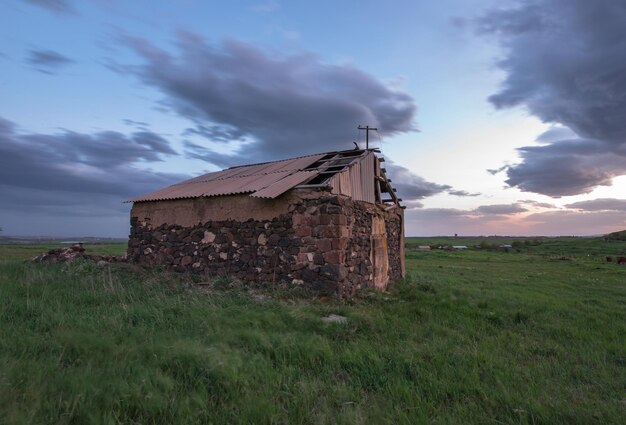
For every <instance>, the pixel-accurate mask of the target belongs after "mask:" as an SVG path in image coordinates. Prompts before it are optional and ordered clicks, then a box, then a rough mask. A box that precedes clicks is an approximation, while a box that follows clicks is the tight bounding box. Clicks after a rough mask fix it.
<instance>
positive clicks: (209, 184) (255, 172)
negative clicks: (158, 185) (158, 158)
mask: <svg viewBox="0 0 626 425" xmlns="http://www.w3.org/2000/svg"><path fill="white" fill-rule="evenodd" d="M325 155H326V154H316V155H309V156H303V157H299V158H293V159H287V160H282V161H275V162H266V163H262V164H252V165H246V166H241V167H234V168H229V169H227V170H222V171H217V172H214V173H207V174H204V175H201V176H198V177H195V178H193V179H189V180H186V181H184V182H181V183H177V184H175V185H172V186H169V187H166V188H164V189H160V190H157V191H155V192H152V193H149V194H147V195H143V196H140V197H138V198H135V199H133V200H132V202H144V201H160V200H167V199H182V198H199V197H202V196H220V195H234V194H240V193H254V192H257V191H260V190H262V189H265V188H268V191H267V192H264V193H265V194H267V195H261V197H270V198H271V197H275V196H278V195H279V194H280V193H284V192H285V191H287V190H289V189H291V187H293V186H296V185H298V184H300V183H302V182H303V181H305V180H306V178H308V177H312V176H313V175H314V174H315V173H316V172H313V174H311V173H308V172H307V173H305V174H301V173H300V172H301V171H302V169H304V168H306V167H308V166H310V165H311V164H313V163H315V162H316V161H318V160H319V159H321V158H323V157H324V156H325ZM294 174H295V175H297V177H295V178H294V179H290V180H285V181H284V182H283V183H281V184H280V185H278V186H276V187H275V188H273V189H269V188H270V187H272V186H273V185H274V184H276V183H277V182H279V181H281V180H284V179H285V178H287V177H289V176H291V175H294ZM305 176H306V178H305ZM288 182H294V183H293V186H291V187H287V188H286V189H282V188H283V186H285V185H286V184H287V183H288ZM280 190H282V191H281V192H280V193H278V194H275V193H277V192H279V191H280ZM272 194H275V195H274V196H271V195H272ZM255 196H258V195H255Z"/></svg>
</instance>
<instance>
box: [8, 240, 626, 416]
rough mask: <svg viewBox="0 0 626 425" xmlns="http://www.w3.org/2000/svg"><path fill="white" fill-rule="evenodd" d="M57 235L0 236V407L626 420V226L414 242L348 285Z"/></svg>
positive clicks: (25, 411)
mask: <svg viewBox="0 0 626 425" xmlns="http://www.w3.org/2000/svg"><path fill="white" fill-rule="evenodd" d="M452 239H454V238H452ZM431 240H432V239H431ZM409 242H410V243H413V242H415V243H416V244H426V243H430V242H429V240H428V239H427V238H425V239H423V240H414V239H411V240H410V241H409ZM474 242H476V240H468V241H465V242H459V243H457V242H455V243H454V244H466V245H475V243H474ZM433 243H438V242H433ZM478 243H479V242H478ZM502 243H506V242H502ZM48 248H49V247H42V246H32V245H30V246H15V245H12V246H6V245H4V246H0V423H2V424H89V423H93V424H118V423H119V424H173V423H184V424H187V423H190V424H195V423H198V424H204V423H215V424H232V423H249V424H262V423H272V424H327V423H331V424H334V423H336V424H354V423H357V424H361V423H362V424H420V423H424V424H425V423H436V424H474V423H480V424H623V423H626V266H618V265H616V264H615V263H605V262H604V261H603V256H605V255H624V253H625V250H626V244H623V243H608V242H603V241H601V240H599V239H591V238H589V239H579V238H559V239H546V240H544V241H543V243H542V244H541V245H537V246H529V247H524V248H523V249H521V250H520V252H516V251H515V250H513V251H511V252H508V253H507V252H501V251H488V250H472V251H462V252H461V251H457V252H447V251H439V250H436V251H429V252H411V251H407V268H408V271H409V276H408V278H407V280H406V281H405V282H402V283H399V284H397V285H395V287H394V288H393V289H391V290H390V291H389V292H388V293H363V294H361V296H360V297H359V298H357V299H355V300H353V301H350V302H340V301H337V300H332V299H331V300H327V299H319V298H316V297H314V296H313V295H311V294H307V293H304V292H301V291H296V290H289V289H284V288H283V289H267V290H263V291H259V290H247V289H246V288H242V287H240V286H237V285H234V284H232V283H231V282H228V281H227V280H224V279H222V280H220V281H217V282H215V286H216V287H218V289H212V290H207V289H206V285H197V284H194V283H193V282H194V281H196V282H197V281H198V280H199V279H189V278H185V277H183V276H178V275H172V274H168V273H163V272H160V271H158V270H154V271H150V270H140V269H135V268H132V267H128V266H125V265H114V266H111V267H109V266H106V267H98V266H95V265H93V264H89V263H77V264H74V265H71V266H65V265H41V264H27V263H24V262H23V259H24V258H26V257H28V256H31V255H35V254H37V253H39V252H41V251H43V250H45V249H48ZM87 248H88V252H91V253H101V254H113V253H121V252H123V250H124V246H123V245H114V246H107V245H95V246H87ZM331 313H334V314H339V315H343V316H345V317H347V318H348V320H349V322H348V324H346V325H341V324H327V323H324V322H323V321H322V320H321V318H322V317H324V316H326V315H328V314H331Z"/></svg>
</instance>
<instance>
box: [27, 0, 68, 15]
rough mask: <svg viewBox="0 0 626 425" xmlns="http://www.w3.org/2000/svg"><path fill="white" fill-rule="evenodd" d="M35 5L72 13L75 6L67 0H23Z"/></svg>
mask: <svg viewBox="0 0 626 425" xmlns="http://www.w3.org/2000/svg"><path fill="white" fill-rule="evenodd" d="M23 1H24V2H26V3H30V4H32V5H35V6H39V7H42V8H44V9H47V10H49V11H52V12H55V13H72V12H73V11H74V8H73V7H72V6H71V5H70V2H68V1H65V0H23Z"/></svg>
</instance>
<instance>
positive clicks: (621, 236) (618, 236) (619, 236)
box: [604, 230, 626, 241]
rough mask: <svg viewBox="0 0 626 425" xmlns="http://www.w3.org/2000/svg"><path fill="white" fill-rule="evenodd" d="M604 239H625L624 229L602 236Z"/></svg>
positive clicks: (625, 231) (625, 232)
mask: <svg viewBox="0 0 626 425" xmlns="http://www.w3.org/2000/svg"><path fill="white" fill-rule="evenodd" d="M604 239H606V240H609V241H626V230H622V231H620V232H613V233H609V234H608V235H605V236H604Z"/></svg>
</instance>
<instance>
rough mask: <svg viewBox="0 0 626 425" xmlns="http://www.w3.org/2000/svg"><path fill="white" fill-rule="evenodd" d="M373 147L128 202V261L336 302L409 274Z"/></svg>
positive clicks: (236, 170) (226, 175)
mask: <svg viewBox="0 0 626 425" xmlns="http://www.w3.org/2000/svg"><path fill="white" fill-rule="evenodd" d="M383 161H384V158H382V157H380V152H379V151H378V150H376V149H368V150H349V151H338V152H327V153H321V154H317V155H308V156H302V157H298V158H292V159H287V160H281V161H273V162H266V163H261V164H252V165H244V166H238V167H232V168H228V169H226V170H223V171H218V172H214V173H208V174H205V175H202V176H199V177H196V178H193V179H190V180H187V181H183V182H181V183H178V184H174V185H172V186H169V187H166V188H164V189H161V190H157V191H156V192H153V193H149V194H147V195H144V196H140V197H138V198H135V199H133V200H132V202H133V207H132V210H131V233H130V240H129V245H128V257H129V259H130V260H131V261H134V262H137V263H142V264H156V265H163V266H166V267H168V268H171V269H174V270H177V271H190V272H198V273H206V274H209V275H228V276H232V277H235V278H238V279H241V280H243V281H249V282H259V283H277V282H289V283H292V284H298V285H305V286H306V287H308V288H311V289H314V290H318V291H321V292H323V293H328V294H334V295H337V296H340V297H350V296H351V295H352V294H353V293H354V291H355V290H357V289H359V288H366V287H373V288H378V289H381V290H382V289H385V288H386V287H387V284H388V283H389V282H390V281H393V280H397V279H400V278H402V277H404V275H405V267H404V207H403V206H401V205H400V201H401V199H399V198H398V197H397V196H396V194H395V189H393V188H392V187H391V183H390V180H389V179H388V178H387V177H386V175H385V169H384V168H383V167H382V163H383Z"/></svg>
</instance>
